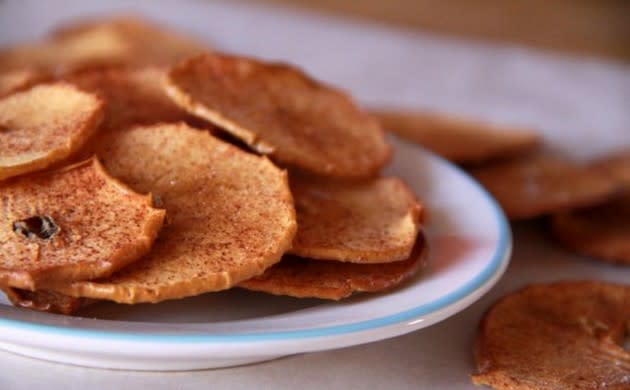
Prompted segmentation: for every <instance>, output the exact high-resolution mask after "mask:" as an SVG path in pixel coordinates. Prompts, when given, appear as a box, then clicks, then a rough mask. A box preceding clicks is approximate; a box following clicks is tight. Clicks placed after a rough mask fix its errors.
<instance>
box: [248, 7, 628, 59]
mask: <svg viewBox="0 0 630 390" xmlns="http://www.w3.org/2000/svg"><path fill="white" fill-rule="evenodd" d="M250 1H251V2H254V3H272V4H281V5H284V6H292V7H299V8H306V9H309V10H315V11H320V12H322V13H330V14H339V15H344V16H351V17H356V18H364V19H369V20H372V21H378V22H382V23H387V24H393V25H397V26H406V27H411V28H415V29H419V30H424V31H430V32H435V33H440V34H448V35H452V36H464V37H470V38H477V39H482V40H489V41H501V42H509V43H516V44H522V45H527V46H531V47H536V48H540V49H550V50H554V51H560V52H566V53H573V54H586V55H595V56H602V57H608V58H614V59H620V60H623V61H625V62H630V1H627V0H510V1H503V0H473V1H460V0H390V1H382V0H363V1H338V0H254V1H252V0H250Z"/></svg>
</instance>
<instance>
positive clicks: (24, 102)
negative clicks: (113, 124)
mask: <svg viewBox="0 0 630 390" xmlns="http://www.w3.org/2000/svg"><path fill="white" fill-rule="evenodd" d="M103 106H104V103H103V101H102V100H101V99H100V98H99V97H97V96H96V95H94V94H91V93H87V92H83V91H81V90H79V89H77V88H76V87H75V86H73V85H70V84H66V83H54V84H42V85H38V86H35V87H33V88H31V89H29V90H27V91H23V92H17V93H14V94H12V95H9V96H7V97H5V98H3V99H0V180H3V179H7V178H9V177H12V176H17V175H21V174H24V173H28V172H33V171H37V170H41V169H44V168H46V167H49V166H50V165H52V164H54V163H56V162H58V161H61V160H64V159H65V158H67V157H69V156H70V155H71V154H72V153H74V152H75V151H77V150H78V149H79V148H80V147H81V146H82V145H83V144H84V143H85V141H86V140H87V138H88V137H89V136H90V135H92V133H93V132H94V130H95V129H96V127H97V126H98V125H99V123H100V122H101V120H102V118H103Z"/></svg>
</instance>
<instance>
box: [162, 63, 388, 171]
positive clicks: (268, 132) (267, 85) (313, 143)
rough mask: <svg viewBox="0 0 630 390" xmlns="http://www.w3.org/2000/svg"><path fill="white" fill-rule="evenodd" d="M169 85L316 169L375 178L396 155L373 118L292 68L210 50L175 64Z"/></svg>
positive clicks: (195, 106) (207, 113)
mask: <svg viewBox="0 0 630 390" xmlns="http://www.w3.org/2000/svg"><path fill="white" fill-rule="evenodd" d="M166 89H167V92H168V94H169V95H170V96H171V97H172V98H173V100H174V101H175V102H176V103H177V104H179V105H180V106H181V107H183V108H184V109H186V110H188V111H189V112H191V113H192V114H194V115H197V116H199V117H200V118H202V119H205V120H208V121H210V122H212V123H213V124H215V125H216V126H218V127H220V128H222V129H224V130H225V131H227V132H229V133H230V134H232V135H233V136H235V137H237V138H239V139H240V140H241V141H243V142H245V143H246V144H247V145H248V146H249V147H251V148H252V149H254V150H256V151H257V152H259V153H262V154H268V155H270V156H271V158H273V159H274V160H276V161H278V162H279V163H282V164H286V165H291V166H295V167H298V168H300V169H303V170H305V171H309V172H312V173H315V174H320V175H324V176H337V177H362V176H374V175H376V174H377V173H378V171H379V169H380V168H381V167H382V166H383V165H384V164H385V163H386V162H387V161H388V159H389V157H390V154H391V148H390V146H389V145H388V144H387V143H386V142H385V138H384V133H383V131H382V129H381V128H380V125H379V124H378V122H377V121H376V120H375V119H374V118H372V117H371V116H370V115H368V114H367V113H365V112H363V111H361V110H360V109H359V108H358V107H357V106H356V105H355V104H354V103H353V102H352V100H351V99H350V98H349V97H348V96H347V95H346V94H344V93H342V92H340V91H338V90H335V89H333V88H331V87H328V86H326V85H323V84H321V83H319V82H317V81H315V80H313V79H311V78H309V77H308V76H306V75H305V74H304V73H302V72H301V71H299V70H298V69H296V68H294V67H291V66H289V65H285V64H275V63H265V62H262V61H258V60H254V59H248V58H243V57H233V56H227V55H222V54H214V53H213V54H205V55H201V56H197V57H193V58H190V59H188V60H186V61H184V62H182V63H180V64H178V65H176V66H175V67H173V68H171V69H170V71H169V72H168V75H167V78H166Z"/></svg>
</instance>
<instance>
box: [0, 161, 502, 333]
mask: <svg viewBox="0 0 630 390" xmlns="http://www.w3.org/2000/svg"><path fill="white" fill-rule="evenodd" d="M431 154H432V155H433V157H435V158H437V159H439V160H441V162H442V163H446V164H448V165H449V166H450V167H451V168H453V169H455V170H457V172H458V173H459V174H460V175H462V176H463V177H464V178H465V179H466V180H468V181H469V182H470V183H471V184H472V185H473V187H474V188H476V190H477V191H478V192H480V193H481V194H482V195H483V197H484V198H486V200H487V201H488V203H489V204H490V205H491V206H492V210H493V212H494V216H495V218H496V221H497V222H498V225H499V243H498V245H497V249H496V251H495V253H494V254H493V256H492V260H491V261H490V262H489V263H488V265H486V267H484V269H483V270H481V272H479V273H478V274H477V275H476V276H475V277H474V278H472V279H471V280H469V281H468V282H467V283H466V284H464V285H463V286H461V287H460V288H458V289H457V290H455V291H452V292H450V293H449V294H447V295H444V296H442V297H440V298H438V299H436V300H434V301H431V302H428V303H424V304H422V305H420V306H417V307H414V308H411V309H407V310H405V311H402V312H398V313H394V314H389V315H386V316H384V317H379V318H375V319H370V320H365V321H359V322H355V323H350V324H343V325H334V326H324V327H320V328H311V329H305V330H291V331H270V332H265V333H237V334H230V335H212V334H185V335H181V334H177V335H173V334H164V333H157V332H143V333H136V332H129V331H127V332H125V331H118V330H114V331H113V330H95V329H89V330H86V329H76V328H70V327H64V326H58V325H46V324H39V323H33V322H27V321H22V320H13V319H8V318H0V327H11V328H14V329H15V328H17V329H20V330H25V331H36V332H42V331H44V332H47V333H52V334H56V335H60V336H71V337H84V338H92V339H93V338H99V339H109V340H121V341H135V342H151V343H155V342H157V343H236V342H264V341H278V340H295V339H304V338H316V337H327V336H338V335H344V334H350V333H356V332H361V331H369V330H375V329H379V328H383V327H386V326H391V325H397V324H404V323H406V322H413V321H414V320H418V319H419V317H421V316H423V315H426V314H429V313H431V312H435V311H438V310H441V309H445V308H447V307H448V306H451V305H453V304H455V303H457V302H458V301H460V300H462V299H464V298H465V297H466V296H468V295H470V294H472V293H474V292H475V291H477V290H478V289H479V288H481V287H482V286H483V285H484V284H485V283H486V282H488V281H489V280H490V279H491V278H492V277H493V276H494V275H496V274H497V273H499V272H501V271H504V270H505V266H506V265H507V258H508V257H509V256H510V253H511V248H512V235H511V232H510V228H509V223H508V221H507V219H506V217H505V214H504V213H503V211H502V209H501V207H500V206H499V205H498V204H497V202H496V200H494V198H493V197H492V196H491V195H490V194H489V193H488V192H487V191H486V190H485V189H484V188H483V187H482V186H481V185H480V184H479V183H477V182H476V181H475V180H474V179H472V178H471V177H470V176H469V175H468V174H467V173H465V172H464V171H463V170H462V169H460V168H459V167H457V166H455V165H454V164H452V163H450V162H448V161H446V160H445V159H443V158H441V157H439V156H436V155H435V154H433V153H431ZM502 267H503V269H502Z"/></svg>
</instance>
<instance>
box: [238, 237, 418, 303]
mask: <svg viewBox="0 0 630 390" xmlns="http://www.w3.org/2000/svg"><path fill="white" fill-rule="evenodd" d="M426 250H427V246H426V241H425V239H424V236H423V234H422V233H420V234H419V235H418V239H417V241H416V244H415V246H414V250H413V252H412V253H411V255H410V256H409V258H408V259H406V260H401V261H396V262H390V263H383V264H353V263H341V262H335V261H320V260H310V259H304V258H299V257H296V256H292V255H289V256H285V257H284V258H283V260H282V261H281V262H280V263H279V264H277V265H275V266H273V267H271V268H270V269H268V270H267V271H265V273H264V274H262V275H260V276H258V277H255V278H252V279H249V280H246V281H244V282H241V283H240V284H239V287H242V288H245V289H248V290H253V291H261V292H265V293H268V294H273V295H288V296H292V297H296V298H320V299H331V300H339V299H343V298H347V297H349V296H350V295H352V294H354V293H357V292H378V291H383V290H387V289H391V288H394V287H396V286H398V285H400V284H401V283H403V282H404V281H405V280H407V279H409V278H411V277H412V276H413V275H415V274H416V273H417V272H418V270H419V269H420V268H421V267H422V265H423V264H424V257H425V254H426Z"/></svg>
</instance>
